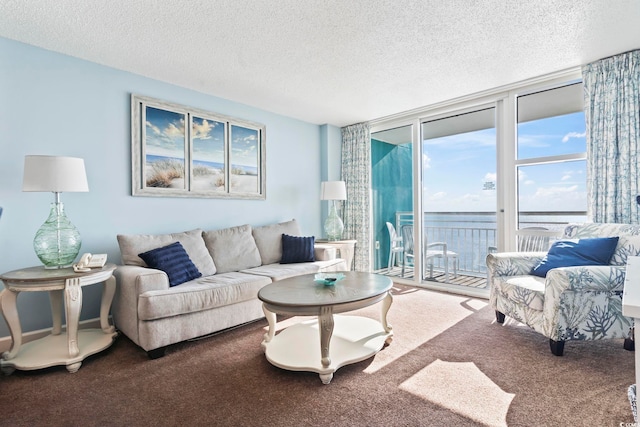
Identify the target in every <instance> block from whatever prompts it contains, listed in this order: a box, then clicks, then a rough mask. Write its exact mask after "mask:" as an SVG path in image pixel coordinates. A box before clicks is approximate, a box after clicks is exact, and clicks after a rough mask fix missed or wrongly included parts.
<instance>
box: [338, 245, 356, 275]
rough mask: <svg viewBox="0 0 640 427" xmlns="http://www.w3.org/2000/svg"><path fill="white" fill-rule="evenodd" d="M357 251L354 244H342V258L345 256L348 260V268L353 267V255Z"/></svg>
mask: <svg viewBox="0 0 640 427" xmlns="http://www.w3.org/2000/svg"><path fill="white" fill-rule="evenodd" d="M354 252H355V247H354V245H350V244H348V245H340V258H344V259H345V260H346V262H347V270H352V269H353V255H354Z"/></svg>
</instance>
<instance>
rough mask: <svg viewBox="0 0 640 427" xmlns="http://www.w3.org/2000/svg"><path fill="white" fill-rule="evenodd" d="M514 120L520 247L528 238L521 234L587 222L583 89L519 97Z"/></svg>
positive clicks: (576, 86) (570, 87)
mask: <svg viewBox="0 0 640 427" xmlns="http://www.w3.org/2000/svg"><path fill="white" fill-rule="evenodd" d="M517 117H518V125H517V156H516V157H517V158H516V161H515V164H516V170H517V175H516V176H517V181H516V184H517V192H518V197H517V203H518V209H517V215H518V217H517V228H518V231H520V232H521V233H516V234H519V235H520V236H522V237H520V238H519V241H520V242H522V241H523V240H524V239H527V238H528V236H527V235H526V234H525V233H523V231H526V230H531V229H538V230H542V229H544V230H551V231H562V228H563V227H564V226H565V225H566V224H567V223H571V222H584V221H585V220H586V210H587V189H586V179H587V178H586V170H587V164H586V130H585V119H584V109H583V102H582V84H581V83H574V84H570V85H564V86H559V87H555V88H551V89H546V90H543V91H537V92H533V93H528V94H525V95H520V96H518V97H517ZM518 246H521V245H518ZM541 249H543V248H541Z"/></svg>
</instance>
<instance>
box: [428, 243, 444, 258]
mask: <svg viewBox="0 0 640 427" xmlns="http://www.w3.org/2000/svg"><path fill="white" fill-rule="evenodd" d="M431 248H441V249H442V253H443V254H444V255H446V254H447V243H446V242H431V243H429V244H427V250H429V249H431Z"/></svg>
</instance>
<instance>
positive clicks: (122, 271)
mask: <svg viewBox="0 0 640 427" xmlns="http://www.w3.org/2000/svg"><path fill="white" fill-rule="evenodd" d="M114 275H115V276H116V280H117V281H118V287H119V288H120V290H121V291H123V292H127V293H130V292H133V293H135V295H140V294H143V293H145V292H147V291H159V290H164V289H169V277H167V273H165V272H164V271H161V270H156V269H153V268H149V267H139V266H136V265H121V266H118V268H116V271H115V272H114Z"/></svg>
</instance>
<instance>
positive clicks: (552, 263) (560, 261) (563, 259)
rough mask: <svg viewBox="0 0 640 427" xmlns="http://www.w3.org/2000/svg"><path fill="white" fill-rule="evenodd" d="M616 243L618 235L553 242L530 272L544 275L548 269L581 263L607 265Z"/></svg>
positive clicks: (540, 275)
mask: <svg viewBox="0 0 640 427" xmlns="http://www.w3.org/2000/svg"><path fill="white" fill-rule="evenodd" d="M617 245H618V237H600V238H591V239H578V240H560V241H557V242H555V243H554V244H553V245H552V246H551V248H550V249H549V252H548V253H547V255H546V256H545V257H544V258H543V259H542V261H540V263H539V264H538V265H536V266H535V267H534V268H533V269H532V270H531V274H533V275H535V276H538V277H546V276H547V273H548V272H549V270H551V269H552V268H558V267H574V266H581V265H607V264H609V261H610V260H611V256H612V255H613V252H614V251H615V250H616V246H617Z"/></svg>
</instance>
